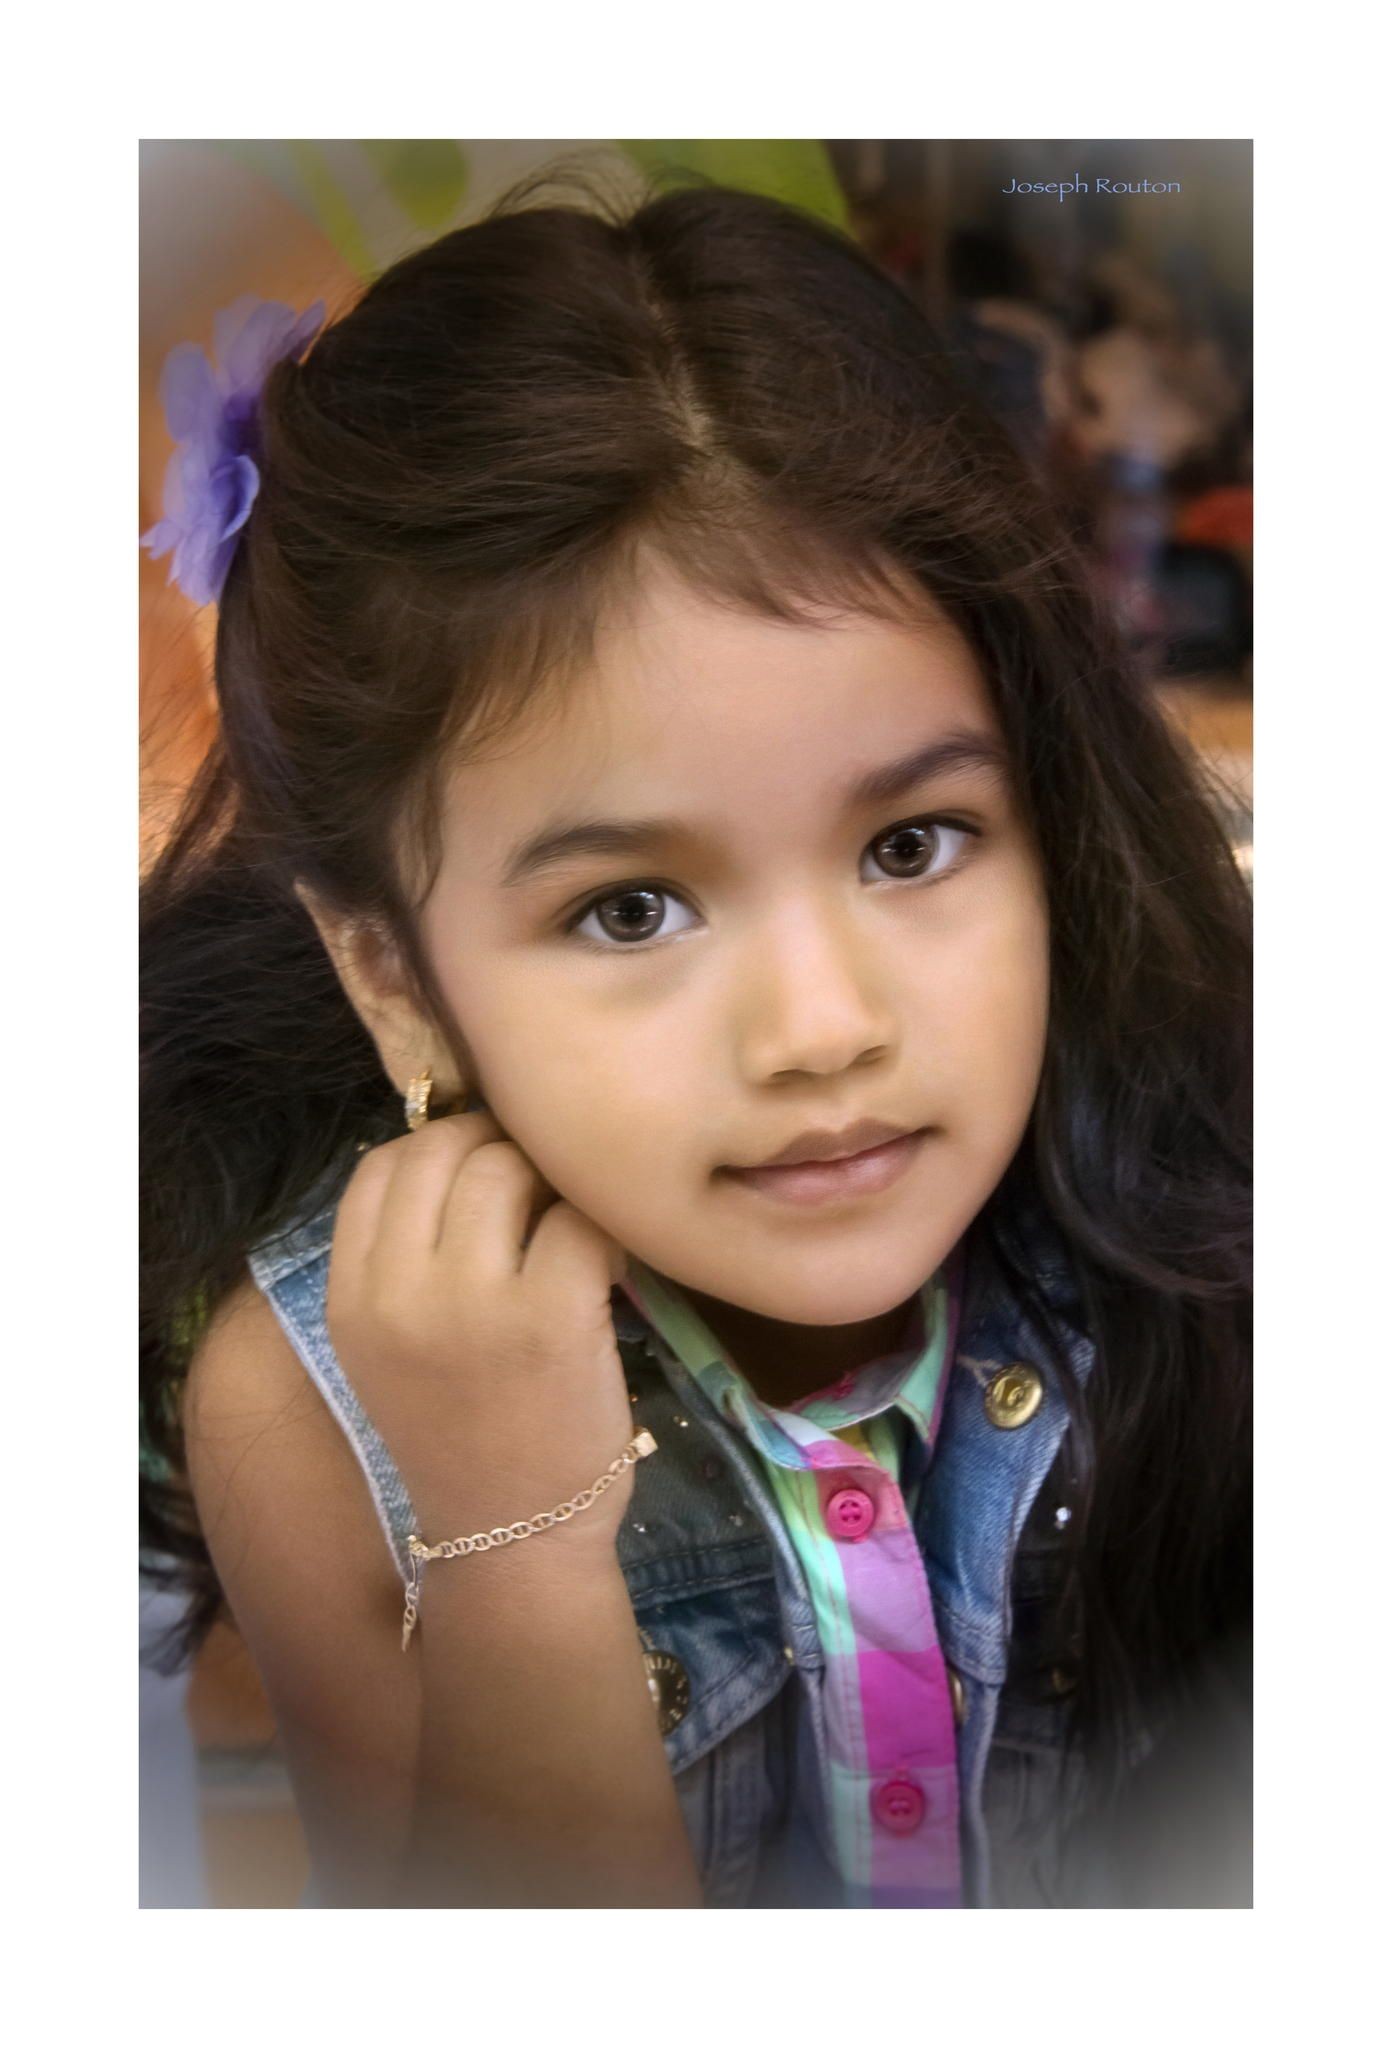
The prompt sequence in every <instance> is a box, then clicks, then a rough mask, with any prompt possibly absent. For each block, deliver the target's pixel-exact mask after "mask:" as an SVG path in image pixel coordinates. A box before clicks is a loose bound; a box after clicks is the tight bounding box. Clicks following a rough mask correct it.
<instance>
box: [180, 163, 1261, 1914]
mask: <svg viewBox="0 0 1392 2048" xmlns="http://www.w3.org/2000/svg"><path fill="white" fill-rule="evenodd" d="M537 198H538V195H537V194H536V193H535V192H533V193H530V194H526V195H523V197H522V198H521V199H518V198H517V197H516V196H514V198H513V200H511V201H510V202H508V203H506V204H505V205H504V206H503V207H502V208H500V209H499V210H498V211H496V212H495V213H494V214H493V215H492V216H490V217H489V218H487V219H486V220H484V221H482V222H481V223H480V224H478V225H476V226H472V227H469V228H466V229H464V230H462V231H460V232H457V233H454V234H450V235H448V236H446V237H445V238H444V239H443V240H441V241H439V242H437V243H436V244H435V245H434V246H432V247H430V248H427V249H424V250H422V251H421V252H420V253H418V254H416V255H413V256H411V257H409V258H407V259H406V260H405V261H403V262H401V263H399V264H398V265H397V266H396V267H395V268H394V269H393V270H391V271H389V272H388V273H387V274H386V275H385V276H384V277H383V278H381V279H380V281H379V282H378V283H376V284H375V285H374V286H372V288H371V289H370V290H368V291H367V292H366V293H365V295H364V296H363V298H362V299H361V301H360V303H358V304H357V305H356V306H355V307H354V308H353V310H352V311H351V312H349V313H348V314H347V315H346V316H345V317H343V318H342V319H340V320H338V321H336V322H335V323H333V324H332V325H330V326H328V327H327V328H326V329H324V331H322V332H320V333H318V335H317V338H315V330H316V328H317V325H318V317H317V315H311V316H307V317H306V318H304V319H302V320H300V321H299V322H298V323H296V322H294V320H293V316H292V315H291V314H290V313H289V312H288V310H287V309H284V308H277V307H274V306H256V305H253V304H251V303H249V302H239V303H238V305H237V306H236V307H234V308H232V309H231V310H230V312H229V314H228V315H227V316H225V318H224V320H223V321H222V322H221V323H220V331H219V335H218V347H219V351H220V354H221V373H220V375H219V376H214V373H213V372H212V370H211V369H210V368H209V366H208V364H207V363H206V361H205V360H204V358H203V357H202V356H201V354H199V353H198V352H197V351H193V350H187V351H177V352H176V356H175V357H174V358H171V363H170V366H169V370H168V373H167V378H166V400H167V404H168V407H169V411H170V418H171V426H172V427H173V429H174V431H175V433H176V435H178V436H179V438H180V440H181V449H180V453H179V455H178V457H176V469H177V476H178V479H179V482H180V486H181V490H182V499H181V500H180V499H179V498H178V496H177V494H176V497H175V499H173V500H171V509H170V517H169V519H168V520H167V521H166V522H165V523H164V525H163V526H162V527H161V528H160V529H157V530H156V533H155V534H154V535H153V536H147V539H149V540H150V541H151V544H152V545H153V546H154V547H156V548H157V549H164V548H169V547H171V546H172V547H174V548H175V550H176V552H175V564H174V566H175V570H176V573H178V574H179V576H180V579H181V581H183V582H184V585H185V588H187V589H190V590H191V591H192V592H193V594H194V595H195V596H197V597H199V598H203V599H206V598H209V597H212V596H217V598H218V603H219V615H218V627H217V655H216V670H217V689H218V698H219V707H220V721H221V730H220V738H219V740H218V743H217V745H216V747H215V750H214V752H213V754H212V756H211V758H210V759H209V761H208V762H207V764H206V767H205V769H204V771H203V774H202V777H201V779H200V781H199V783H198V785H197V786H196V788H195V789H194V791H193V793H192V795H191V797H190V799H189V803H188V807H187V810H186V813H185V816H184V818H183V820H182V822H181V824H180V826H179V828H178V830H177V831H176V833H175V835H174V837H173V839H172V841H171V842H170V843H169V845H168V847H167V849H166V850H165V852H164V854H163V856H162V858H161V859H160V861H159V862H158V865H157V866H156V868H155V870H154V872H153V873H152V874H151V875H150V877H149V878H148V880H147V883H146V886H145V903H146V909H145V922H144V941H143V958H144V975H145V987H146V995H145V1019H146V1064H145V1115H146V1135H145V1151H144V1160H143V1168H144V1182H145V1197H144V1200H145V1270H146V1291H145V1305H144V1359H145V1366H144V1373H145V1378H144V1384H143V1415H144V1432H145V1458H144V1460H143V1466H144V1497H145V1502H146V1522H145V1537H146V1542H147V1545H148V1547H149V1549H150V1551H151V1552H152V1553H158V1555H159V1556H160V1557H162V1558H163V1559H164V1560H165V1561H166V1562H165V1565H164V1569H165V1570H166V1571H170V1570H175V1569H177V1570H178V1571H179V1572H180V1573H181V1574H182V1577H183V1580H184V1582H185V1583H186V1584H187V1585H188V1586H189V1588H190V1589H191V1593H192V1600H191V1605H190V1608H189V1620H188V1626H187V1630H186V1632H185V1638H184V1642H183V1648H184V1649H185V1650H188V1649H191V1648H192V1646H193V1645H194V1644H196V1642H197V1641H198V1639H199V1637H200V1636H201V1634H202V1633H203V1632H204V1631H205V1630H206V1628H207V1626H208V1625H209V1623H210V1622H211V1620H212V1619H213V1618H214V1617H215V1615H216V1614H217V1613H218V1612H219V1611H220V1610H222V1608H223V1605H224V1603H225V1604H226V1607H227V1608H228V1609H230V1612H231V1615H232V1617H233V1618H234V1619H235V1622H236V1624H237V1626H238V1628H239V1629H240V1630H241V1632H242V1634H243V1635H244V1637H245V1639H246V1641H247V1643H248V1644H249V1646H250V1649H251V1653H252V1655H253V1656H254V1658H255V1659H256V1662H257V1664H258V1666H259V1668H260V1671H261V1673H262V1676H263V1678H264V1681H265V1685H266V1689H267V1692H268V1694H269V1697H270V1700H271V1702H272V1705H273V1707H274V1710H275V1714H276V1719H277V1724H278V1727H279V1729H280V1733H281V1737H282V1741H283V1744H284V1748H285V1752H286V1754H287V1757H288V1760H289V1765H290V1769H291V1772H292V1775H293V1779H294V1784H295V1788H296V1795H297V1799H298V1802H299V1806H300V1810H301V1813H302V1816H303V1821H304V1826H305V1829H306V1833H307V1837H308V1841H309V1845H310V1850H311V1855H312V1861H313V1867H314V1872H315V1878H314V1891H313V1894H312V1896H313V1897H314V1898H315V1899H316V1900H317V1901H319V1902H320V1903H326V1904H334V1905H340V1904H341V1905H358V1904H410V1905H417V1904H419V1905H455V1904H458V1905H483V1906H502V1905H517V1904H521V1905H539V1906H550V1905H586V1906H593V1905H635V1904H637V1905H653V1906H695V1905H700V1904H705V1905H712V1906H715V1905H732V1906H756V1905H757V1906H770V1905H772V1906H809V1905H811V1906H824V1905H826V1906H832V1905H835V1906H841V1905H853V1906H858V1905H869V1906H920V1905H921V1906H951V1905H958V1904H962V1905H974V1906H1011V1905H1040V1904H1050V1905H1080V1904H1091V1905H1109V1906H1110V1905H1125V1904H1205V1903H1212V1904H1236V1903H1242V1902H1243V1900H1244V1899H1245V1889H1244V1887H1245V1878H1244V1876H1243V1863H1244V1856H1245V1852H1246V1846H1247V1844H1246V1836H1245V1829H1244V1826H1243V1821H1242V1806H1243V1800H1242V1793H1243V1779H1244V1773H1245V1770H1246V1765H1245V1763H1244V1755H1245V1751H1244V1745H1243V1731H1244V1728H1245V1710H1244V1689H1245V1679H1244V1669H1245V1666H1244V1654H1243V1652H1244V1646H1245V1643H1246V1632H1247V1626H1248V1613H1249V1601H1250V1527H1249V1505H1250V1493H1249V1476H1248V1475H1249V1471H1250V1453H1249V1373H1248V1366H1247V1345H1246V1334H1245V1333H1246V1328H1247V1323H1246V1299H1247V1289H1246V1273H1247V1265H1246V1243H1247V1214H1248V1206H1247V1200H1246V1184H1247V1176H1246V1164H1247V1143H1246V1129H1247V1125H1246V1117H1247V1002H1246V970H1247V940H1246V908H1247V904H1246V894H1245V889H1244V887H1243V885H1242V883H1241V881H1240V878H1239V877H1238V876H1237V874H1236V872H1235V870H1234V866H1233V863H1232V860H1231V857H1230V855H1229V852H1228V850H1227V848H1226V846H1225V844H1224V841H1223V838H1222V835H1221V833H1220V831H1219V829H1218V827H1217V825H1216V824H1215V822H1214V820H1213V818H1212V816H1211V815H1210V812H1209V810H1208V808H1207V807H1206V804H1205V802H1204V800H1203V798H1202V797H1201V795H1200V794H1199V792H1198V789H1197V786H1196V782H1195V779H1194V777H1193V774H1192V772H1191V769H1190V767H1189V766H1188V764H1187V763H1186V761H1185V760H1184V759H1183V758H1182V757H1181V755H1180V753H1179V751H1178V750H1177V747H1176V744H1175V743H1174V741H1173V740H1172V739H1171V738H1170V736H1169V734H1168V732H1167V730H1166V728H1165V727H1164V725H1163V724H1162V723H1161V720H1160V718H1159V716H1158V715H1157V713H1156V712H1155V710H1154V709H1153V708H1152V706H1151V703H1150V701H1149V700H1148V698H1147V696H1146V695H1145V693H1144V692H1143V691H1142V690H1141V689H1139V688H1138V687H1137V686H1136V684H1135V683H1134V682H1132V681H1131V680H1130V679H1129V678H1128V676H1127V675H1126V673H1124V671H1123V668H1122V666H1121V664H1120V662H1119V659H1118V656H1117V653H1116V650H1115V646H1114V642H1113V638H1112V635H1111V632H1110V629H1109V628H1108V626H1107V625H1106V623H1105V622H1104V621H1103V620H1102V618H1101V617H1100V616H1099V614H1098V610H1097V608H1096V605H1095V603H1094V600H1093V599H1092V598H1091V596H1090V594H1089V583H1088V577H1087V573H1086V571H1085V568H1084V566H1083V564H1082V563H1081V562H1080V560H1079V559H1078V558H1077V556H1076V555H1075V553H1074V552H1073V550H1072V547H1071V544H1070V541H1069V539H1068V537H1067V535H1066V534H1065V533H1063V532H1062V531H1060V530H1059V528H1058V527H1057V525H1056V524H1055V521H1054V518H1053V515H1052V514H1051V512H1050V510H1049V508H1048V505H1047V503H1046V501H1045V499H1044V497H1043V494H1042V492H1041V490H1040V488H1039V487H1038V485H1037V483H1036V481H1035V480H1034V478H1033V477H1032V476H1031V475H1030V474H1029V473H1028V472H1027V471H1026V470H1025V468H1024V467H1023V466H1022V464H1021V461H1020V458H1019V457H1018V456H1017V455H1015V453H1014V452H1013V451H1012V449H1011V447H1010V445H1009V443H1008V441H1007V440H1006V438H1005V437H1004V436H1003V434H1002V433H1001V432H999V431H998V430H997V429H996V428H995V427H994V426H993V424H992V422H991V421H990V420H989V419H987V418H985V417H983V416H982V415H981V414H980V413H979V412H978V411H977V410H975V408H974V405H973V403H972V402H971V401H970V400H969V398H968V397H967V396H965V395H964V394H963V392H962V391H961V390H959V389H958V387H957V385H956V383H955V382H954V379H953V376H952V373H951V366H950V364H949V363H948V362H946V361H945V360H944V357H943V353H942V351H941V350H940V348H939V346H938V345H937V344H936V342H935V338H934V335H933V333H932V331H931V330H930V329H929V327H928V326H927V325H925V323H924V320H923V318H922V316H921V315H920V314H919V312H918V311H917V310H916V309H915V307H914V306H913V305H912V304H911V303H910V302H909V300H908V299H907V298H906V297H905V296H904V295H903V294H902V293H901V292H900V291H899V290H898V289H897V288H896V287H895V286H894V285H892V284H891V283H890V282H888V281H887V280H886V279H885V278H884V277H883V276H882V275H881V274H880V273H879V272H878V271H877V270H876V269H875V268H874V266H873V265H872V264H871V263H870V262H869V261H867V260H866V259H865V258H864V257H863V256H862V255H861V254H860V253H859V252H858V251H857V249H856V248H855V247H854V246H853V245H852V244H851V243H849V242H848V241H846V240H844V239H843V238H842V237H840V236H839V235H837V234H836V233H834V232H833V231H831V230H830V229H828V228H825V227H822V226H821V225H819V224H817V223H815V222H814V221H812V220H811V219H809V218H805V217H803V216H801V215H800V214H798V213H796V212H794V211H792V210H790V209H788V208H785V207H782V206H780V205H778V204H776V203H773V202H771V201H767V200H764V199H760V198H756V197H752V196H750V195H747V194H743V193H739V192H733V191H725V190H720V189H702V190H689V189H688V190H683V191H677V192H669V193H667V194H665V195H663V196H660V197H656V198H652V199H649V200H648V201H647V202H646V203H644V204H642V205H641V206H639V207H638V208H637V210H636V211H632V212H631V213H628V214H627V215H625V214H624V213H622V212H619V211H617V210H615V209H613V208H611V209H609V210H608V211H607V212H606V211H604V210H603V209H600V208H596V207H593V206H590V207H584V208H577V207H574V206H572V205H568V204H538V203H535V202H536V200H537ZM306 347H308V353H307V354H306V353H305V351H306ZM464 1539H472V1540H471V1541H466V1540H464ZM171 1561H172V1562H171Z"/></svg>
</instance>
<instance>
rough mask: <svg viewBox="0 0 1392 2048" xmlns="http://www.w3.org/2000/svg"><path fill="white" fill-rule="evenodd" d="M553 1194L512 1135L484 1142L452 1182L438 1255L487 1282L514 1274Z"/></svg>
mask: <svg viewBox="0 0 1392 2048" xmlns="http://www.w3.org/2000/svg"><path fill="white" fill-rule="evenodd" d="M554 1199H555V1196H554V1194H553V1192H552V1190H551V1189H550V1187H548V1185H547V1183H546V1181H545V1180H544V1179H543V1178H542V1176H541V1174H540V1173H539V1172H538V1170H537V1168H536V1167H535V1166H534V1165H533V1164H532V1162H531V1160H530V1159H529V1158H528V1157H527V1155H526V1153H525V1152H523V1151H522V1149H521V1147H520V1146H518V1145H515V1144H513V1143H512V1142H511V1140H508V1141H507V1142H505V1143H503V1144H500V1145H484V1146H481V1147H480V1148H479V1149H478V1150H477V1151H476V1152H474V1153H473V1154H472V1155H471V1157H470V1158H469V1160H468V1162H467V1164H466V1165H465V1166H464V1167H463V1168H462V1169H461V1171H460V1172H459V1173H458V1174H457V1175H456V1177H455V1180H454V1182H453V1185H452V1186H451V1188H450V1191H449V1197H448V1201H447V1203H446V1206H445V1213H444V1218H443V1221H442V1225H441V1230H440V1241H439V1255H440V1257H441V1258H442V1259H444V1260H447V1261H448V1262H449V1263H450V1264H452V1265H454V1266H457V1267H459V1268H464V1267H468V1268H469V1270H470V1271H471V1272H473V1273H474V1274H476V1275H477V1277H478V1279H479V1280H480V1282H483V1283H487V1282H489V1281H493V1280H500V1279H512V1278H514V1277H515V1276H516V1274H517V1273H518V1272H519V1271H520V1269H521V1266H522V1260H523V1246H524V1244H525V1242H526V1239H527V1233H528V1230H529V1228H530V1226H531V1224H532V1221H533V1219H534V1217H535V1216H536V1215H537V1214H538V1213H539V1211H540V1210H541V1209H543V1208H544V1207H545V1206H546V1204H547V1203H548V1202H550V1201H554Z"/></svg>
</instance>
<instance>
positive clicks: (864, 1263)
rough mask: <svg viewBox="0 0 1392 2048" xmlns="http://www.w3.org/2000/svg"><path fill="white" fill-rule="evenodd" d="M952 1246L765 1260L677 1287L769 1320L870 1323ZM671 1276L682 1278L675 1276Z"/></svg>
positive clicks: (907, 1293)
mask: <svg viewBox="0 0 1392 2048" xmlns="http://www.w3.org/2000/svg"><path fill="white" fill-rule="evenodd" d="M955 1242H956V1240H955V1239H953V1240H951V1241H950V1242H948V1243H945V1244H941V1245H939V1244H936V1243H935V1244H930V1245H926V1246H920V1247H917V1248H915V1247H912V1246H906V1247H905V1248H904V1249H903V1250H902V1251H899V1252H891V1251H888V1250H887V1249H886V1248H885V1247H884V1246H880V1247H878V1248H877V1249H876V1251H875V1252H874V1253H873V1254H872V1255H870V1256H867V1255H866V1254H865V1253H864V1252H863V1251H862V1252H860V1253H858V1254H857V1253H856V1252H854V1251H852V1252H851V1253H849V1254H848V1255H847V1256H846V1257H845V1258H844V1259H836V1258H834V1257H828V1256H826V1255H825V1253H823V1255H822V1256H821V1257H819V1258H816V1259H809V1260H808V1262H807V1264H806V1266H801V1265H800V1264H799V1262H798V1261H797V1260H795V1259H789V1260H788V1262H787V1263H786V1265H785V1264H783V1263H781V1262H780V1261H778V1260H777V1259H770V1260H767V1261H765V1262H764V1263H763V1264H762V1265H760V1266H755V1267H752V1268H750V1269H748V1270H745V1269H741V1268H731V1267H728V1266H727V1267H726V1268H725V1270H724V1271H722V1272H718V1273H715V1274H707V1275H704V1276H702V1277H700V1278H698V1277H697V1276H695V1275H694V1274H693V1275H692V1276H691V1278H690V1279H689V1280H686V1281H684V1282H683V1283H682V1284H684V1285H687V1286H690V1287H693V1288H695V1289H697V1290H698V1291H699V1292H700V1293H702V1294H707V1295H709V1296H710V1297H711V1298H712V1299H713V1300H715V1301H724V1302H728V1303H729V1304H730V1305H731V1307H733V1308H742V1309H745V1310H747V1311H748V1312H749V1313H750V1314H752V1315H759V1316H766V1317H768V1318H769V1320H770V1321H772V1322H778V1323H800V1324H804V1325H807V1326H809V1327H814V1328H821V1329H831V1328H834V1327H837V1326H840V1325H843V1324H847V1323H866V1322H870V1321H871V1320H873V1318H874V1317H876V1316H882V1315H887V1314H888V1313H889V1312H890V1310H891V1309H896V1308H898V1307H899V1306H900V1304H901V1303H903V1302H905V1301H907V1300H908V1298H909V1296H910V1295H911V1294H916V1293H917V1292H918V1290H919V1288H920V1287H922V1285H923V1283H924V1281H925V1280H927V1279H928V1277H929V1275H930V1274H932V1273H934V1272H935V1271H936V1270H937V1268H938V1267H939V1266H940V1265H941V1264H942V1262H943V1260H944V1258H945V1257H946V1256H947V1254H948V1252H949V1251H951V1249H952V1244H953V1243H955ZM672 1277H673V1278H674V1279H677V1280H679V1281H680V1280H681V1278H682V1276H681V1275H680V1274H679V1273H676V1272H673V1274H672Z"/></svg>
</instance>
